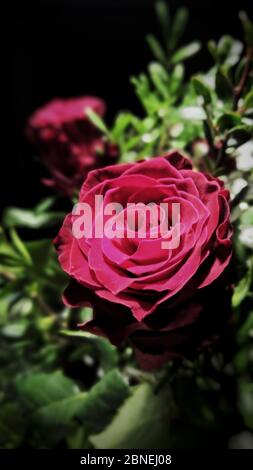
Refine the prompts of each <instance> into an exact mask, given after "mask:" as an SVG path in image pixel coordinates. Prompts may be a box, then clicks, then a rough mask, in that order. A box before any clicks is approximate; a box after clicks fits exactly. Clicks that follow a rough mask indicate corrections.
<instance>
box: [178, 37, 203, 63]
mask: <svg viewBox="0 0 253 470" xmlns="http://www.w3.org/2000/svg"><path fill="white" fill-rule="evenodd" d="M200 49H201V44H200V42H198V41H194V42H191V43H190V44H187V45H186V46H183V47H181V48H180V49H178V50H177V51H176V52H175V53H174V54H173V55H172V57H171V63H172V64H177V63H178V62H183V61H184V60H186V59H189V58H190V57H192V56H193V55H195V54H197V52H199V50H200Z"/></svg>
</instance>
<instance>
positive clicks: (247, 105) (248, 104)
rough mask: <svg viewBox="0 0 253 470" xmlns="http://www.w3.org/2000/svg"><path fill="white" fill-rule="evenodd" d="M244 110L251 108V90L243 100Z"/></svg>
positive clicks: (252, 102)
mask: <svg viewBox="0 0 253 470" xmlns="http://www.w3.org/2000/svg"><path fill="white" fill-rule="evenodd" d="M244 107H245V109H252V108H253V90H251V91H250V92H249V93H248V94H247V95H246V96H245V98H244Z"/></svg>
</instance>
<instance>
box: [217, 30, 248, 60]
mask: <svg viewBox="0 0 253 470" xmlns="http://www.w3.org/2000/svg"><path fill="white" fill-rule="evenodd" d="M242 50H243V44H242V43H241V42H240V41H238V40H236V39H234V38H233V37H232V36H229V35H225V36H223V37H222V38H221V39H220V41H219V42H218V46H217V51H218V57H219V63H220V64H221V65H229V66H233V65H235V64H236V63H237V62H238V61H239V59H240V55H241V53H242Z"/></svg>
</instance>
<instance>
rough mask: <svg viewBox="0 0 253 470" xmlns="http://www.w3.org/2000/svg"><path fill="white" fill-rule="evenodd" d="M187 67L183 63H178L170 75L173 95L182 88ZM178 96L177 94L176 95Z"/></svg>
mask: <svg viewBox="0 0 253 470" xmlns="http://www.w3.org/2000/svg"><path fill="white" fill-rule="evenodd" d="M184 73H185V69H184V66H183V65H182V64H177V65H176V66H175V67H174V68H173V70H172V73H171V76H170V94H171V95H172V96H174V95H177V91H178V90H181V87H182V82H183V79H184ZM175 98H177V96H175Z"/></svg>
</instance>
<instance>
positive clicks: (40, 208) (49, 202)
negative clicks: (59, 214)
mask: <svg viewBox="0 0 253 470" xmlns="http://www.w3.org/2000/svg"><path fill="white" fill-rule="evenodd" d="M55 201H56V197H55V196H50V197H46V198H45V199H42V200H41V201H40V202H39V204H37V206H36V207H35V208H34V212H35V213H36V214H42V213H43V212H47V211H48V209H50V208H51V207H52V206H53V205H54V203H55Z"/></svg>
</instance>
